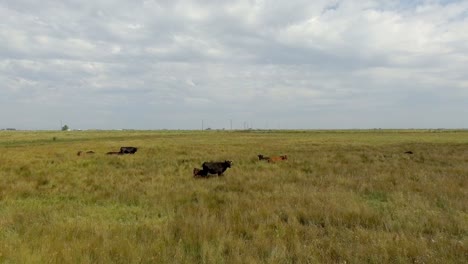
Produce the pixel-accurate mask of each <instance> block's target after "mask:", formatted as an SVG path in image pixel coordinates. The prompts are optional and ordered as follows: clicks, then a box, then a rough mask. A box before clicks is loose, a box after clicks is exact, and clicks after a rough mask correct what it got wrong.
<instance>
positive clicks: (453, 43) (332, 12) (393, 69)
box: [0, 0, 468, 129]
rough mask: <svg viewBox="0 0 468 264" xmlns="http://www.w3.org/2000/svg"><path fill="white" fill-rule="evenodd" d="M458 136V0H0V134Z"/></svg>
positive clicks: (464, 58) (464, 22) (461, 55)
mask: <svg viewBox="0 0 468 264" xmlns="http://www.w3.org/2000/svg"><path fill="white" fill-rule="evenodd" d="M202 120H203V124H204V126H205V128H206V127H211V128H226V129H229V128H230V126H231V122H232V126H233V128H243V127H245V126H252V127H254V128H269V129H277V128H281V129H285V128H297V129H300V128H306V129H307V128H310V129H327V128H328V129H333V128H468V1H466V0H461V1H454V0H452V1H449V0H427V1H426V0H328V1H325V0H323V1H322V0H314V1H311V0H288V1H285V0H282V1H280V0H237V1H234V0H233V1H221V0H184V1H177V0H144V1H141V0H93V1H83V0H44V1H37V0H0V128H7V127H14V128H17V129H59V128H60V122H62V123H63V124H67V125H68V126H70V127H71V128H75V129H91V128H98V129H119V128H132V129H163V128H167V129H199V128H201V124H202Z"/></svg>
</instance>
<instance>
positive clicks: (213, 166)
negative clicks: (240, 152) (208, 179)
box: [199, 160, 232, 176]
mask: <svg viewBox="0 0 468 264" xmlns="http://www.w3.org/2000/svg"><path fill="white" fill-rule="evenodd" d="M231 166H232V161H230V160H225V161H222V162H204V163H203V164H202V170H201V172H199V173H200V174H203V175H204V174H206V175H208V174H218V176H221V175H223V173H224V172H225V171H226V170H227V169H228V168H231Z"/></svg>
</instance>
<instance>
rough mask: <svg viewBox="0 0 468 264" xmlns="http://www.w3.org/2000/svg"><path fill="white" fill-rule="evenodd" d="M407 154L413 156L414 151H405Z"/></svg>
mask: <svg viewBox="0 0 468 264" xmlns="http://www.w3.org/2000/svg"><path fill="white" fill-rule="evenodd" d="M405 154H410V155H411V154H413V151H411V150H409V151H405Z"/></svg>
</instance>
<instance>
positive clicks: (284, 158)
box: [268, 155, 288, 163]
mask: <svg viewBox="0 0 468 264" xmlns="http://www.w3.org/2000/svg"><path fill="white" fill-rule="evenodd" d="M287 159H288V155H283V156H274V157H270V158H268V162H270V163H271V162H277V161H282V160H287Z"/></svg>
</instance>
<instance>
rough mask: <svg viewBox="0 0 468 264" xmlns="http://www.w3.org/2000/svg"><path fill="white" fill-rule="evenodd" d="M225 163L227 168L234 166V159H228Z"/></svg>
mask: <svg viewBox="0 0 468 264" xmlns="http://www.w3.org/2000/svg"><path fill="white" fill-rule="evenodd" d="M224 164H226V167H227V168H230V167H231V166H232V160H226V161H224Z"/></svg>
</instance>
